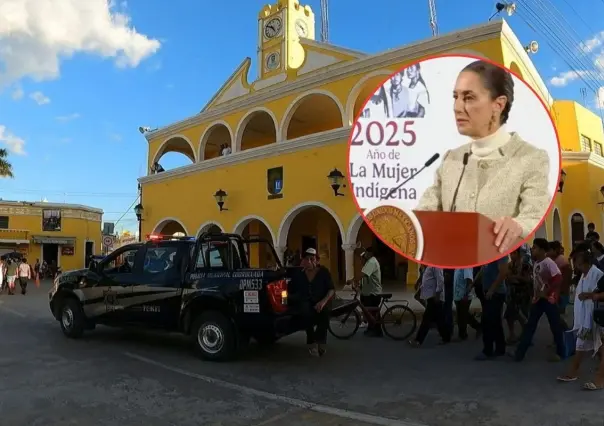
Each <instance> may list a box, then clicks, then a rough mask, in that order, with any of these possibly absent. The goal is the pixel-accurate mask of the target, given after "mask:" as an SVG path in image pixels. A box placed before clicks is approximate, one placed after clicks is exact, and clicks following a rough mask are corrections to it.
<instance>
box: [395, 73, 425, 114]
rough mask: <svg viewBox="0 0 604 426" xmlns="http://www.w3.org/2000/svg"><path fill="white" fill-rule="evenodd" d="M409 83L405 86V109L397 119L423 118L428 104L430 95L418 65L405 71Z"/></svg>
mask: <svg viewBox="0 0 604 426" xmlns="http://www.w3.org/2000/svg"><path fill="white" fill-rule="evenodd" d="M406 74H407V78H408V79H409V83H408V85H407V98H408V102H407V108H406V111H404V112H403V114H402V115H399V117H415V118H424V116H425V115H426V106H427V105H428V104H429V103H430V94H429V93H428V88H427V87H426V82H425V81H424V79H423V77H422V72H421V68H420V65H419V63H417V64H413V65H411V66H410V67H409V68H407V69H406Z"/></svg>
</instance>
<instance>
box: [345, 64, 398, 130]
mask: <svg viewBox="0 0 604 426" xmlns="http://www.w3.org/2000/svg"><path fill="white" fill-rule="evenodd" d="M395 72H396V70H388V69H381V70H375V71H372V72H370V73H368V74H365V75H364V76H363V77H362V78H361V79H360V80H359V81H357V82H356V83H355V85H354V86H352V89H350V91H349V92H348V93H349V94H348V100H347V101H346V120H345V121H344V125H348V126H351V125H352V123H353V122H354V120H355V118H356V117H355V116H354V104H356V103H357V101H358V97H359V94H360V93H361V90H363V87H365V84H366V83H367V82H368V81H369V80H370V79H372V78H375V77H381V76H383V77H384V80H386V79H387V78H388V77H390V76H391V75H392V74H394V73H395Z"/></svg>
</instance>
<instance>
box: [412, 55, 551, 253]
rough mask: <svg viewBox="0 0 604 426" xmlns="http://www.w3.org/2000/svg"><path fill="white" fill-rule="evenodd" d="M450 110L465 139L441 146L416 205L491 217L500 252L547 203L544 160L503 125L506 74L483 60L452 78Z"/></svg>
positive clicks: (508, 93) (507, 105)
mask: <svg viewBox="0 0 604 426" xmlns="http://www.w3.org/2000/svg"><path fill="white" fill-rule="evenodd" d="M453 98H454V108H453V110H454V114H455V121H456V124H457V129H458V131H459V133H460V134H462V135H464V136H468V137H470V138H471V142H469V143H467V144H465V145H462V146H460V147H459V148H456V149H452V150H450V151H447V153H446V154H445V155H444V158H443V160H442V163H441V165H440V167H439V168H438V170H437V171H436V177H435V181H434V183H433V185H432V186H431V187H429V188H428V189H427V190H426V191H425V192H424V194H423V195H422V197H421V199H420V202H419V205H418V207H417V210H430V211H447V212H455V211H457V212H476V213H480V214H483V215H485V216H487V217H488V218H490V219H492V220H493V221H494V222H495V228H494V232H495V234H496V238H495V245H496V246H497V247H498V248H499V251H500V252H501V253H504V252H506V251H507V250H509V249H510V248H511V246H512V244H514V242H515V241H517V238H519V237H520V238H525V237H527V236H528V235H530V234H531V233H532V232H533V231H534V230H535V228H536V227H537V226H538V225H539V223H540V222H541V220H542V218H543V217H544V216H545V214H546V213H547V210H548V208H549V205H550V202H551V199H552V197H551V195H550V193H549V177H548V176H549V168H550V159H549V155H548V153H547V152H546V151H545V150H542V149H539V148H537V147H535V146H533V145H531V144H530V143H528V142H526V141H524V140H523V139H522V137H521V136H520V135H519V134H517V133H515V132H511V133H510V132H508V131H507V130H506V129H505V124H506V122H507V120H508V117H509V114H510V111H511V109H512V105H513V102H514V80H513V78H512V75H511V74H510V73H509V72H508V71H507V70H505V69H504V68H500V67H498V66H496V65H493V64H491V63H489V62H486V61H476V62H472V63H471V64H469V65H467V66H466V67H465V68H464V69H463V70H462V71H461V72H460V74H459V76H458V77H457V81H456V84H455V88H454V92H453Z"/></svg>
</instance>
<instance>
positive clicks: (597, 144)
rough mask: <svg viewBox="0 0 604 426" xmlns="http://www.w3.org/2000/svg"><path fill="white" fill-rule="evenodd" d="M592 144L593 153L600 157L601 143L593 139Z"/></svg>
mask: <svg viewBox="0 0 604 426" xmlns="http://www.w3.org/2000/svg"><path fill="white" fill-rule="evenodd" d="M593 145H594V153H595V154H597V155H599V156H600V157H601V156H602V144H601V143H600V142H596V141H594V143H593Z"/></svg>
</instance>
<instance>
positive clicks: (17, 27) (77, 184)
mask: <svg viewBox="0 0 604 426" xmlns="http://www.w3.org/2000/svg"><path fill="white" fill-rule="evenodd" d="M87 2H88V3H87V4H86V6H82V4H83V3H79V0H3V3H5V4H8V6H9V7H10V6H12V7H13V8H12V9H10V10H11V11H12V12H11V13H9V14H8V15H6V14H5V15H4V16H0V146H2V145H3V144H4V145H6V146H7V147H8V148H10V149H12V150H13V151H17V152H13V153H11V155H10V161H11V162H12V163H13V167H14V172H15V175H16V177H15V179H4V180H2V182H1V184H0V197H1V198H3V199H10V200H29V201H39V200H41V199H43V198H46V199H48V201H54V202H68V203H79V204H87V205H91V206H94V207H99V208H102V209H104V210H105V211H106V214H105V220H106V221H116V220H117V219H119V218H120V217H121V216H122V215H123V213H124V212H126V211H127V210H128V208H129V206H130V205H131V204H132V202H133V201H134V200H135V198H136V188H137V181H136V179H137V178H138V177H139V176H140V175H142V174H143V173H144V170H145V163H146V156H147V143H146V141H145V139H144V138H143V137H142V136H141V135H140V134H139V133H138V130H137V129H138V127H139V126H151V127H158V126H163V125H166V124H169V123H171V122H174V121H176V120H179V119H182V118H185V117H188V116H190V115H193V114H195V113H196V112H198V111H199V110H200V109H201V108H202V107H203V105H204V104H205V102H207V101H208V100H209V99H210V98H211V96H212V95H213V94H214V93H215V91H216V90H218V88H219V87H220V86H221V85H222V83H223V82H224V81H225V80H226V79H227V78H228V77H229V76H230V74H231V73H232V72H233V70H234V69H235V68H236V67H237V66H238V65H239V64H240V63H241V61H242V60H243V59H244V58H245V57H247V56H251V57H252V58H254V57H255V51H256V31H257V15H258V12H259V10H260V9H261V7H262V6H263V5H264V4H265V1H262V0H245V1H243V0H241V1H236V2H227V1H225V2H212V3H209V4H208V3H207V2H201V1H196V2H193V1H190V0H186V1H185V0H172V1H170V2H166V1H159V0H130V1H128V2H119V3H113V2H112V4H111V9H107V6H106V2H105V1H104V0H87ZM462 3H463V7H460V6H459V5H460V4H462ZM494 3H495V2H491V1H487V0H464V1H463V2H459V1H443V0H440V1H439V0H437V10H438V23H439V28H440V32H441V34H443V33H447V32H452V31H456V30H459V29H461V28H464V27H467V26H471V25H476V24H479V23H481V22H485V21H486V20H487V19H488V17H489V16H490V15H491V13H492V12H493V11H494V6H493V5H494ZM517 3H518V8H519V9H520V8H522V7H523V5H524V7H525V9H524V11H523V13H522V15H523V16H524V17H525V18H526V17H530V16H531V11H537V9H538V5H539V4H548V3H549V4H554V5H555V6H556V7H557V8H558V9H559V10H560V12H562V13H563V14H564V16H565V19H566V21H564V22H563V23H564V24H569V25H570V26H571V28H574V30H572V33H573V34H574V36H575V37H577V39H581V40H589V39H593V40H594V44H598V43H597V42H598V41H602V40H604V33H600V32H602V30H604V25H602V24H601V23H600V25H599V26H598V23H597V22H594V21H592V20H591V19H590V17H592V16H604V0H582V1H581V2H569V1H563V0H552V1H551V2H550V1H538V2H534V1H533V2H531V1H522V2H517ZM572 3H578V4H577V5H574V6H572V7H574V11H573V9H572V8H571V6H569V5H570V4H572ZM204 4H205V6H204ZM307 4H309V5H310V6H311V7H312V8H313V10H314V11H315V13H316V15H317V25H319V22H320V21H319V16H318V15H319V10H320V9H319V0H309V1H308V2H307ZM34 6H35V7H34ZM46 7H47V8H46ZM575 11H576V12H577V14H578V16H577V14H575ZM109 13H112V14H116V13H117V14H119V15H113V16H112V15H110V14H109ZM329 14H330V41H331V42H332V43H334V44H336V45H340V46H345V47H349V48H352V49H357V50H361V51H365V52H368V53H373V52H379V51H382V50H385V49H388V48H393V47H397V46H401V45H404V44H406V43H410V42H413V41H418V40H422V39H425V38H428V37H430V35H431V33H430V27H429V25H428V2H427V0H414V1H407V2H403V1H401V0H376V1H374V2H366V1H360V0H349V1H346V2H342V1H332V2H331V5H330V10H329ZM519 15H520V14H519ZM125 16H127V17H129V19H130V21H129V22H126V20H125V18H124V17H125ZM26 18H27V19H26ZM110 18H113V19H110ZM507 19H508V22H509V23H510V25H511V26H512V28H513V29H514V31H515V32H516V34H517V35H518V37H519V38H520V39H521V40H522V41H523V42H525V43H527V44H528V42H530V41H531V40H537V41H538V42H539V43H540V46H541V47H540V50H539V52H538V54H537V55H534V56H533V58H534V62H535V64H536V65H537V68H538V69H539V70H540V72H541V74H542V76H543V77H544V79H545V80H547V81H549V80H550V79H551V78H553V77H556V76H557V75H558V76H559V77H560V79H559V80H557V86H554V85H550V90H551V91H552V93H553V95H554V96H555V97H556V98H565V99H575V100H578V101H581V100H582V97H581V95H580V89H581V88H582V87H586V86H585V84H584V83H583V82H581V81H580V80H579V79H577V78H576V77H577V76H576V74H572V73H571V74H564V72H566V71H568V66H566V64H565V63H564V61H563V60H561V59H559V57H558V56H557V55H556V53H555V52H553V51H552V49H551V48H549V47H548V46H547V43H546V40H545V38H544V36H543V35H541V34H536V33H535V32H534V31H533V30H531V28H529V27H528V26H527V25H526V24H525V23H524V22H523V20H522V19H520V16H517V15H514V16H512V17H510V18H507ZM7 24H8V25H7ZM3 28H4V30H3ZM124 28H134V29H135V30H134V31H130V32H128V31H125V30H124ZM7 29H8V30H7ZM32 29H34V30H32ZM596 36H597V37H596ZM594 37H596V38H594ZM7 47H9V48H11V49H12V50H9V49H6V48H7ZM601 47H602V46H594V50H593V51H592V52H591V53H593V55H597V54H599V53H601V52H602V51H601V50H600V49H601ZM7 51H8V52H11V51H12V52H13V54H12V55H11V54H10V53H9V54H7V53H6V52H7ZM15 52H17V53H15ZM57 58H58V61H57ZM602 63H604V61H602ZM255 75H256V74H255V69H252V71H251V75H250V77H252V78H253V77H254V76H255ZM600 84H601V85H604V81H601V82H600ZM593 99H594V96H593V94H589V95H588V103H589V105H588V106H590V107H592V108H595V103H594V100H593ZM19 150H21V151H23V152H21V153H19V152H18V151H19ZM186 163H187V160H185V159H184V158H179V155H178V154H168V155H167V156H165V157H164V159H163V160H162V165H164V167H166V168H172V167H174V166H177V165H182V164H186ZM120 228H125V229H130V230H135V229H136V218H135V216H134V214H133V213H132V211H130V212H129V213H127V214H126V215H125V217H124V219H122V221H121V222H120V224H119V225H118V229H120Z"/></svg>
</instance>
